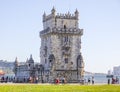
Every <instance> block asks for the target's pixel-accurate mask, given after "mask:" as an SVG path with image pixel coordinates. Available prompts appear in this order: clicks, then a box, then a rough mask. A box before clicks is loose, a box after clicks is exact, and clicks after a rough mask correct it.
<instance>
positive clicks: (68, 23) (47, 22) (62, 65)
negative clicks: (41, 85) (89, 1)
mask: <svg viewBox="0 0 120 92" xmlns="http://www.w3.org/2000/svg"><path fill="white" fill-rule="evenodd" d="M78 20H79V12H78V11H77V10H76V11H75V13H74V14H70V13H69V12H68V13H66V14H57V15H56V10H55V8H53V9H52V10H51V14H49V15H46V13H44V14H43V28H44V29H43V30H42V31H40V38H41V47H40V59H41V60H40V61H41V64H42V65H43V66H44V76H43V78H42V79H41V80H44V82H52V81H53V80H54V79H55V78H60V79H62V78H63V77H64V78H65V79H66V81H67V82H79V81H80V80H82V79H83V76H84V62H83V58H82V54H81V50H80V49H81V36H82V35H83V29H80V28H79V26H78V25H79V23H78Z"/></svg>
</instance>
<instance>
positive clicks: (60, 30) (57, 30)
mask: <svg viewBox="0 0 120 92" xmlns="http://www.w3.org/2000/svg"><path fill="white" fill-rule="evenodd" d="M51 33H54V34H57V33H59V34H76V35H83V29H77V28H66V29H64V28H50V27H48V28H47V29H45V30H42V31H40V33H39V35H40V36H42V35H45V34H51Z"/></svg>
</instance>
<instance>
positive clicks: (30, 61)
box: [28, 55, 34, 63]
mask: <svg viewBox="0 0 120 92" xmlns="http://www.w3.org/2000/svg"><path fill="white" fill-rule="evenodd" d="M28 63H34V60H33V58H32V55H30V59H29V60H28Z"/></svg>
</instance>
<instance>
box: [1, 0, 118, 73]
mask: <svg viewBox="0 0 120 92" xmlns="http://www.w3.org/2000/svg"><path fill="white" fill-rule="evenodd" d="M53 6H54V7H55V8H56V11H57V13H66V12H68V11H70V12H71V13H74V11H75V10H76V8H77V9H78V11H79V13H80V14H79V27H80V28H83V29H84V35H83V36H82V49H81V51H82V54H83V57H84V62H85V70H86V71H90V72H103V73H106V72H107V71H108V70H109V69H112V67H113V66H119V65H120V36H119V35H120V0H0V60H1V59H3V60H8V61H14V60H15V57H18V60H19V61H26V59H27V58H29V56H30V54H32V55H33V58H34V60H35V61H36V62H40V57H39V49H40V38H39V31H40V30H42V29H43V24H42V15H43V13H44V11H45V12H46V14H49V13H50V12H51V9H52V7H53Z"/></svg>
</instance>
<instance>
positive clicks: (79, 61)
mask: <svg viewBox="0 0 120 92" xmlns="http://www.w3.org/2000/svg"><path fill="white" fill-rule="evenodd" d="M83 76H84V62H83V58H82V55H81V54H79V55H78V56H77V79H78V80H79V79H80V80H81V79H82V78H83Z"/></svg>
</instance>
